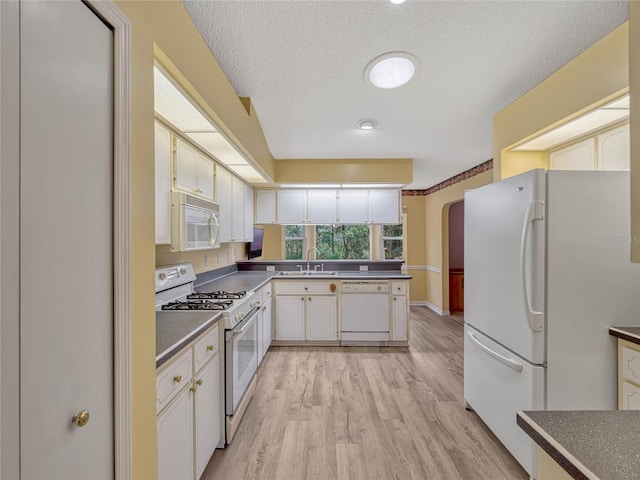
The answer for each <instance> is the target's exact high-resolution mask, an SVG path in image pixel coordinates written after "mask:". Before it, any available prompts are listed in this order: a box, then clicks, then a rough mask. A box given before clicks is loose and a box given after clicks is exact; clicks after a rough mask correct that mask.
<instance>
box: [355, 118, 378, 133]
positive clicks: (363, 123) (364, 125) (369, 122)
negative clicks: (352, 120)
mask: <svg viewBox="0 0 640 480" xmlns="http://www.w3.org/2000/svg"><path fill="white" fill-rule="evenodd" d="M377 124H378V122H376V121H375V120H374V119H373V118H363V119H362V120H360V121H359V122H358V128H359V129H360V130H373V129H374V128H375V126H376V125H377Z"/></svg>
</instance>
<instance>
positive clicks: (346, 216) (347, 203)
mask: <svg viewBox="0 0 640 480" xmlns="http://www.w3.org/2000/svg"><path fill="white" fill-rule="evenodd" d="M339 196H340V199H339V201H338V222H339V223H367V222H368V220H369V206H368V192H367V190H340V193H339Z"/></svg>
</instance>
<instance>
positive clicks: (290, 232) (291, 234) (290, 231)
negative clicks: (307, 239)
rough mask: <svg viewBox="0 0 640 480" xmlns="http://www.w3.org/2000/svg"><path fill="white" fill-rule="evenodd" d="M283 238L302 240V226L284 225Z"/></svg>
mask: <svg viewBox="0 0 640 480" xmlns="http://www.w3.org/2000/svg"><path fill="white" fill-rule="evenodd" d="M284 236H285V238H302V237H304V227H303V226H302V225H285V226H284Z"/></svg>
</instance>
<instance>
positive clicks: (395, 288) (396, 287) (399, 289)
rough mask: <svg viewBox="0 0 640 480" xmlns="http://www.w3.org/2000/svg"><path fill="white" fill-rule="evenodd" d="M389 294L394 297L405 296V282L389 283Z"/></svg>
mask: <svg viewBox="0 0 640 480" xmlns="http://www.w3.org/2000/svg"><path fill="white" fill-rule="evenodd" d="M391 293H393V294H394V295H406V294H407V283H406V282H391Z"/></svg>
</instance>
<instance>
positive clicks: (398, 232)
mask: <svg viewBox="0 0 640 480" xmlns="http://www.w3.org/2000/svg"><path fill="white" fill-rule="evenodd" d="M382 236H383V237H402V224H400V225H383V226H382Z"/></svg>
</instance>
